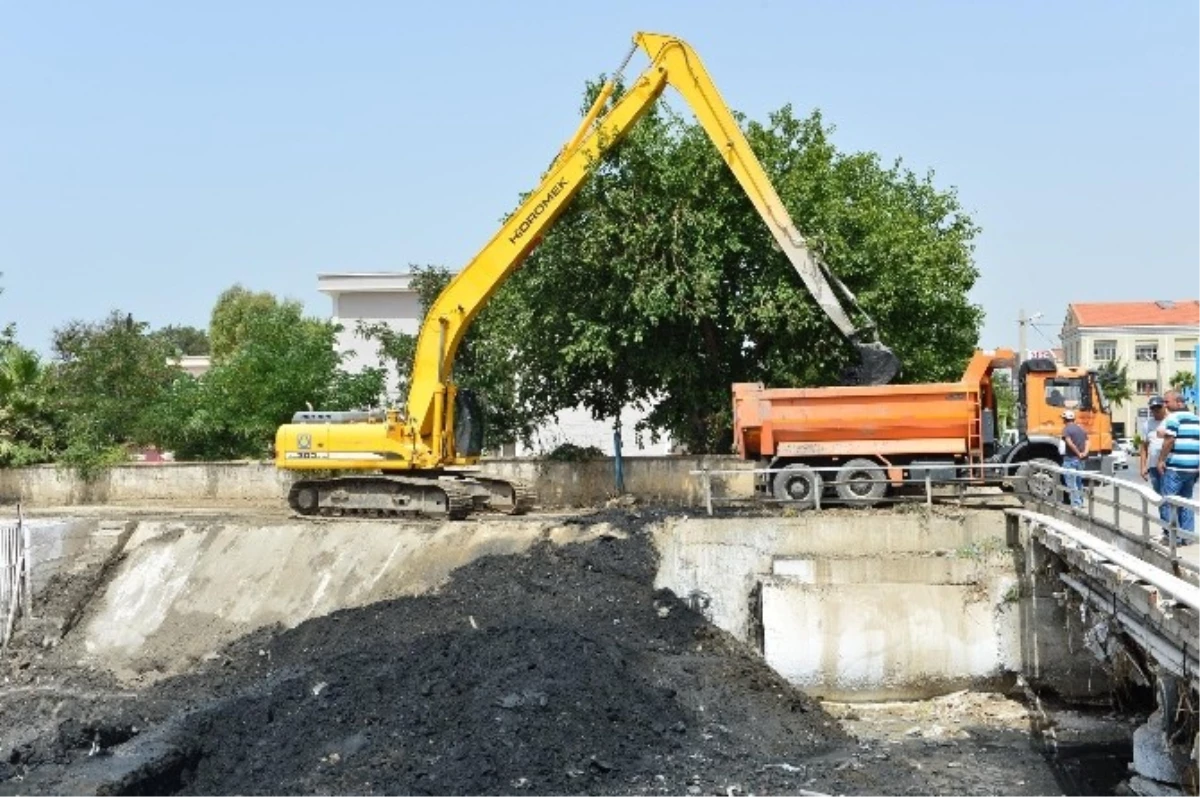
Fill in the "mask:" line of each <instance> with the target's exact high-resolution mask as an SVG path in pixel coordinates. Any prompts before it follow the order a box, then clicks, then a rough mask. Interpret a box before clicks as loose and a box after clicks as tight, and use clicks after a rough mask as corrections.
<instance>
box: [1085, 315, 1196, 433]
mask: <svg viewBox="0 0 1200 797" xmlns="http://www.w3.org/2000/svg"><path fill="white" fill-rule="evenodd" d="M1198 328H1200V301H1197V300H1195V299H1176V300H1160V301H1155V302H1096V303H1082V302H1077V303H1075V304H1071V305H1069V306H1068V307H1067V317H1066V320H1064V321H1063V331H1062V344H1063V350H1064V351H1065V353H1066V360H1067V365H1082V366H1084V367H1085V368H1099V367H1100V366H1102V365H1104V364H1105V363H1108V362H1111V361H1113V360H1120V361H1121V363H1122V364H1123V365H1126V366H1128V368H1129V381H1130V382H1131V387H1132V388H1133V394H1134V395H1133V400H1132V401H1129V402H1126V403H1125V404H1124V405H1122V406H1120V407H1116V408H1114V409H1113V424H1114V426H1115V425H1117V424H1121V427H1120V429H1119V430H1115V431H1123V432H1124V434H1126V435H1128V436H1129V437H1132V436H1133V434H1134V432H1135V431H1136V428H1137V424H1136V421H1137V419H1139V418H1145V417H1146V416H1147V414H1148V410H1147V409H1146V401H1147V400H1148V399H1149V397H1150V396H1153V395H1156V394H1157V395H1161V394H1162V392H1163V391H1164V390H1166V389H1167V388H1168V387H1170V381H1171V377H1172V376H1174V375H1175V374H1176V373H1177V372H1179V371H1191V370H1193V368H1194V367H1195V347H1196V343H1197V339H1198V338H1200V334H1198Z"/></svg>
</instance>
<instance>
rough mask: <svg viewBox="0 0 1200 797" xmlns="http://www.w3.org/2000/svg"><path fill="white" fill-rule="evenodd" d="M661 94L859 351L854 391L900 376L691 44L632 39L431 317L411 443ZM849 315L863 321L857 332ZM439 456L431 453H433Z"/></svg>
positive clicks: (428, 435) (412, 410)
mask: <svg viewBox="0 0 1200 797" xmlns="http://www.w3.org/2000/svg"><path fill="white" fill-rule="evenodd" d="M639 47H640V48H641V49H642V50H643V51H645V53H646V54H647V55H648V56H649V58H650V65H649V66H648V67H647V68H646V69H645V70H644V71H643V72H642V74H641V75H640V76H638V78H637V79H636V80H635V81H634V82H633V83H632V85H631V86H630V87H629V89H628V90H627V91H626V92H625V93H624V94H623V95H622V96H621V97H620V98H619V99H618V100H617V101H616V102H615V103H614V104H613V107H612V108H611V109H610V110H609V111H608V112H607V113H606V114H604V115H603V116H601V111H602V110H603V107H604V105H605V104H606V103H607V101H608V100H609V98H610V97H611V95H612V91H613V88H614V86H615V85H616V83H617V81H618V80H620V77H621V72H622V71H623V69H624V67H625V65H626V64H627V63H628V62H629V60H630V57H631V56H632V55H633V53H634V52H636V50H637V48H639ZM667 85H671V86H674V87H675V89H676V90H677V91H678V92H679V94H680V95H682V97H683V98H684V99H685V100H686V101H687V103H688V105H689V106H690V107H691V108H692V111H693V112H694V113H695V115H696V117H697V119H698V120H699V121H700V124H701V126H702V127H703V128H704V130H705V132H707V133H708V135H709V137H710V138H711V139H712V141H713V143H714V144H715V145H716V147H717V149H718V151H719V152H720V153H721V157H722V158H723V159H724V160H725V163H726V164H728V166H729V168H730V170H731V171H732V172H733V174H734V175H735V177H736V178H737V180H738V183H739V184H740V185H741V186H742V188H743V190H745V192H746V194H747V196H748V197H749V198H750V201H751V202H752V203H753V204H754V207H755V209H756V210H757V211H758V213H759V215H761V216H762V218H763V220H764V221H765V222H766V223H767V226H768V227H769V229H770V230H771V234H772V235H773V236H774V238H775V241H776V242H777V243H778V244H779V247H780V248H781V249H782V250H783V252H784V254H786V255H787V257H788V260H789V261H791V263H792V265H793V267H795V269H796V272H797V273H798V274H799V275H800V278H801V280H803V282H804V284H805V286H806V287H807V288H808V291H809V293H811V294H812V296H813V298H814V299H815V300H816V301H817V303H818V304H819V305H820V306H821V309H822V310H824V312H825V314H826V315H827V316H829V319H830V320H831V321H832V322H833V323H834V325H835V326H836V327H837V328H838V330H839V331H840V332H841V333H842V335H844V336H845V337H846V338H847V340H849V341H850V342H851V343H852V344H853V345H854V346H855V347H856V348H857V349H858V351H859V355H860V364H859V365H858V366H857V368H856V369H854V372H853V375H852V377H851V381H855V382H858V383H861V384H886V383H887V382H889V381H891V379H892V378H893V377H894V376H895V375H896V373H897V371H898V370H899V361H898V360H897V358H896V357H895V355H894V354H893V353H892V352H891V351H890V350H889V349H888V348H886V347H885V346H883V345H882V344H881V343H880V342H879V341H878V338H877V336H876V331H875V328H874V325H873V324H872V323H871V322H870V320H869V319H866V315H865V313H863V311H862V310H861V308H860V307H859V306H858V304H857V302H856V300H855V298H854V296H853V294H852V293H851V292H850V291H849V290H848V289H847V288H846V286H845V285H843V284H842V283H841V282H840V281H839V280H838V279H837V277H836V276H835V275H834V274H833V273H832V272H831V271H830V270H829V268H828V267H827V266H826V265H825V264H824V263H823V262H822V261H821V260H820V259H819V258H818V257H817V256H816V254H815V253H814V252H813V250H812V249H810V248H809V246H808V245H807V243H806V242H805V240H804V237H803V236H802V235H801V234H800V232H799V230H797V229H796V225H795V224H794V223H793V222H792V219H791V216H790V215H789V214H788V212H787V208H785V207H784V205H783V201H782V200H781V199H780V198H779V195H778V194H777V193H776V191H775V189H774V187H773V186H772V185H771V181H770V180H769V179H768V177H767V175H766V173H765V172H764V171H763V168H762V165H761V164H760V163H759V161H758V159H757V158H756V157H755V155H754V152H753V151H752V150H751V148H750V144H749V142H748V141H747V140H746V138H745V136H744V135H743V134H742V131H741V128H740V127H739V126H738V124H737V120H736V119H734V117H733V114H732V113H731V111H730V110H729V107H728V106H727V105H726V104H725V102H724V101H723V100H722V99H721V95H720V93H719V92H718V91H717V87H716V86H715V85H714V84H713V82H712V80H711V79H710V78H709V76H708V72H707V71H706V70H705V68H704V65H703V63H702V62H701V61H700V58H699V56H697V55H696V53H695V51H694V50H692V48H691V47H690V46H689V45H688V44H687V43H685V42H683V41H682V40H680V39H677V38H675V37H673V36H664V35H660V34H655V33H638V34H637V35H636V36H635V37H634V48H633V49H631V50H630V54H629V56H627V57H626V58H625V61H624V62H623V63H622V64H621V67H620V68H619V69H618V71H617V73H616V74H614V76H613V77H612V79H610V80H609V81H608V82H607V83H606V84H605V86H604V87H603V88H602V89H601V92H600V94H599V96H598V97H597V98H596V101H595V102H594V103H593V105H592V107H591V109H590V110H589V112H588V113H587V115H586V116H585V118H584V120H583V123H582V124H581V125H580V127H579V130H578V131H577V132H576V134H575V135H574V136H573V137H572V139H571V141H569V142H568V144H567V145H566V146H565V147H564V148H563V150H562V151H561V152H560V153H559V155H558V157H557V158H556V159H555V161H554V163H553V164H551V167H550V170H549V171H548V172H547V174H546V176H545V177H544V179H543V180H542V183H541V185H539V186H538V188H537V189H535V190H534V191H533V192H532V193H531V194H530V195H529V196H528V198H527V199H526V200H525V201H524V202H523V203H522V204H521V206H520V207H519V208H518V209H517V211H516V212H515V213H513V215H512V216H511V217H510V218H509V219H508V220H507V221H506V222H505V223H504V225H503V226H502V227H501V228H500V230H499V231H498V232H497V233H496V234H495V235H494V236H493V237H492V239H491V240H490V241H488V243H487V244H486V245H485V246H484V247H483V249H482V250H480V252H479V254H477V255H476V256H475V258H474V259H473V260H471V262H470V263H469V264H467V266H466V267H465V268H463V270H462V271H460V272H459V273H458V274H457V275H456V276H455V277H454V279H452V280H451V281H450V283H449V284H448V285H447V286H446V288H445V289H444V290H443V291H442V293H441V294H440V295H439V296H438V297H437V299H436V300H435V301H434V303H433V305H432V306H431V307H430V308H429V311H428V313H427V314H426V318H425V322H424V324H423V325H422V327H421V332H420V336H419V338H418V342H417V349H416V357H415V364H414V368H413V373H412V381H411V386H410V390H409V396H408V415H407V417H408V421H409V423H410V425H411V428H412V431H413V432H414V433H415V436H416V437H417V438H419V439H427V440H428V439H436V438H440V437H441V436H442V435H441V432H440V429H439V428H438V427H439V426H440V425H441V424H442V420H443V419H444V418H445V417H446V412H447V407H446V406H445V402H446V397H447V386H446V385H447V381H448V380H449V375H450V373H451V371H452V368H453V364H454V358H455V354H456V352H457V350H458V346H459V343H460V342H461V341H462V337H463V335H464V333H465V332H466V330H467V327H468V326H469V325H470V323H471V321H472V319H474V318H475V316H476V314H478V312H479V311H480V310H481V309H482V308H483V306H484V305H485V304H486V303H487V301H488V300H489V299H490V298H491V297H492V295H493V294H494V293H495V292H496V290H497V289H499V287H500V285H501V284H502V283H503V282H504V280H505V279H506V278H507V277H508V276H509V275H510V274H511V273H512V272H513V271H514V270H516V268H517V267H518V266H519V265H520V264H521V263H522V261H524V259H525V258H526V257H527V256H528V255H529V253H530V252H531V251H532V250H533V248H534V246H535V245H536V243H537V241H538V240H539V239H540V238H541V236H542V234H543V233H544V232H545V231H546V230H547V229H548V228H549V227H550V226H551V225H552V224H553V223H554V221H555V219H557V218H558V216H559V215H560V214H561V213H562V212H563V210H564V209H565V208H566V207H567V205H568V204H569V203H570V201H571V199H572V198H573V197H574V196H575V194H576V193H577V192H578V191H579V189H580V188H582V186H583V183H584V181H585V180H586V178H587V177H588V175H589V174H590V173H591V171H592V169H593V168H594V166H595V164H596V163H597V162H598V160H599V159H600V157H601V156H602V155H603V154H604V153H605V152H606V151H608V150H609V149H611V148H612V147H613V146H615V145H616V144H617V143H618V142H619V141H620V140H621V139H622V138H623V137H624V136H625V134H626V133H628V132H629V130H630V129H631V128H632V127H633V125H634V124H636V123H637V121H638V120H639V119H640V118H641V117H642V116H643V115H644V114H645V113H646V112H647V111H648V110H649V109H650V107H651V106H652V105H653V104H654V102H655V101H656V100H657V99H658V97H659V96H660V95H661V94H662V92H663V90H664V89H665V88H666V87H667ZM847 307H849V308H850V311H853V312H855V313H857V314H858V315H859V316H860V317H862V318H863V319H864V321H863V322H862V323H856V322H855V321H854V320H853V319H852V318H851V313H850V311H848V310H847ZM438 447H440V446H438V445H437V444H436V443H435V448H438Z"/></svg>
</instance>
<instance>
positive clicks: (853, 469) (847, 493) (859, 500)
mask: <svg viewBox="0 0 1200 797" xmlns="http://www.w3.org/2000/svg"><path fill="white" fill-rule="evenodd" d="M837 481H838V484H837V486H836V487H835V488H834V489H835V490H836V491H837V495H838V498H840V499H842V500H843V501H846V502H848V503H852V504H858V505H861V506H874V505H875V504H877V503H879V501H880V499H882V498H883V494H884V493H886V492H887V478H886V477H885V476H884V474H883V468H881V467H879V463H877V462H875V461H874V460H870V459H852V460H850V461H849V462H847V463H846V464H845V465H843V466H842V467H841V469H840V470H838V472H837Z"/></svg>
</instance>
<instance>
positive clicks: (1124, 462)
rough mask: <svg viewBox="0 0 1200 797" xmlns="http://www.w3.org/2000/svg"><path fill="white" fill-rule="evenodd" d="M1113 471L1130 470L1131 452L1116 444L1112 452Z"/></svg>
mask: <svg viewBox="0 0 1200 797" xmlns="http://www.w3.org/2000/svg"><path fill="white" fill-rule="evenodd" d="M1112 461H1113V470H1126V469H1128V468H1129V452H1128V451H1126V450H1125V448H1124V447H1123V446H1121V445H1118V444H1114V445H1113V450H1112Z"/></svg>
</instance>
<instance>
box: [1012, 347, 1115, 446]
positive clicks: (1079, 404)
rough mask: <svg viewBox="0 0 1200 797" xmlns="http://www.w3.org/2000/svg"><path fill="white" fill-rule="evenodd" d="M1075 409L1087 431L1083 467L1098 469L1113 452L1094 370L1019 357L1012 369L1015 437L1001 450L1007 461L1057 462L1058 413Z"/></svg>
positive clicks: (1108, 412)
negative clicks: (1018, 363) (1014, 376)
mask: <svg viewBox="0 0 1200 797" xmlns="http://www.w3.org/2000/svg"><path fill="white" fill-rule="evenodd" d="M1067 410H1073V411H1074V412H1075V423H1077V424H1079V425H1080V426H1082V427H1083V429H1084V430H1085V431H1086V432H1087V435H1088V449H1089V450H1090V452H1091V455H1090V456H1089V457H1088V461H1087V468H1088V470H1101V469H1103V463H1104V458H1105V457H1106V456H1108V455H1110V454H1111V453H1112V450H1113V436H1112V410H1111V407H1109V404H1108V399H1107V398H1106V397H1105V395H1104V389H1103V388H1102V387H1101V386H1100V381H1099V380H1098V379H1097V377H1096V372H1095V371H1089V370H1087V369H1086V368H1079V367H1075V366H1070V367H1067V366H1059V365H1058V364H1057V363H1055V362H1054V361H1053V360H1046V359H1033V360H1026V361H1025V362H1023V363H1021V367H1020V369H1019V370H1018V372H1017V432H1018V435H1017V442H1016V444H1015V445H1013V446H1012V447H1011V448H1010V449H1009V450H1008V451H1006V452H1004V459H1005V461H1007V462H1014V463H1015V462H1024V461H1029V460H1032V459H1046V460H1050V461H1051V462H1054V463H1056V464H1057V463H1061V462H1062V455H1061V453H1060V450H1059V440H1060V439H1061V437H1062V430H1063V426H1064V425H1065V421H1063V418H1062V414H1063V413H1064V412H1065V411H1067Z"/></svg>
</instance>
